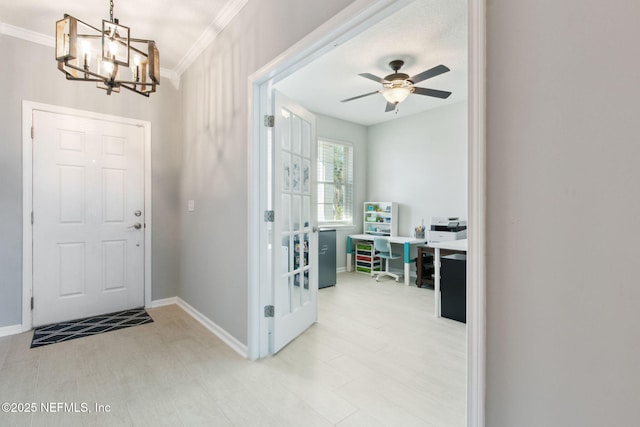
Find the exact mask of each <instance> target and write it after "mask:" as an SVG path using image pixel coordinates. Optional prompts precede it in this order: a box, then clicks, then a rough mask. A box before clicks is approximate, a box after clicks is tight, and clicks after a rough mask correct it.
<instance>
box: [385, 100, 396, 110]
mask: <svg viewBox="0 0 640 427" xmlns="http://www.w3.org/2000/svg"><path fill="white" fill-rule="evenodd" d="M395 109H396V104H394V103H393V102H387V108H385V109H384V112H385V113H388V112H389V111H393V110H395Z"/></svg>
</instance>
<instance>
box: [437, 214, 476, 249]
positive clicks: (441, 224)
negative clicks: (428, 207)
mask: <svg viewBox="0 0 640 427" xmlns="http://www.w3.org/2000/svg"><path fill="white" fill-rule="evenodd" d="M466 238H467V221H461V220H460V218H459V217H457V216H453V217H452V216H449V217H440V216H432V217H431V228H430V230H429V233H428V241H429V243H436V242H446V241H448V240H460V239H466Z"/></svg>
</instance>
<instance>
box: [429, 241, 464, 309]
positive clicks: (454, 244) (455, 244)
mask: <svg viewBox="0 0 640 427" xmlns="http://www.w3.org/2000/svg"><path fill="white" fill-rule="evenodd" d="M427 246H429V247H432V248H434V254H433V276H434V277H433V291H434V292H433V294H434V295H433V296H434V298H433V299H434V300H435V309H434V313H435V315H436V317H440V249H449V250H452V251H461V252H466V251H467V239H461V240H451V241H448V242H439V243H429V244H428V245H427Z"/></svg>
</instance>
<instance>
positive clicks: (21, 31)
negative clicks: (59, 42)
mask: <svg viewBox="0 0 640 427" xmlns="http://www.w3.org/2000/svg"><path fill="white" fill-rule="evenodd" d="M0 34H4V35H7V36H11V37H15V38H17V39H22V40H26V41H29V42H32V43H37V44H41V45H44V46H48V47H55V46H56V39H55V37H53V36H47V35H45V34H42V33H36V32H35V31H31V30H27V29H25V28H22V27H16V26H15V25H11V24H7V23H6V22H0Z"/></svg>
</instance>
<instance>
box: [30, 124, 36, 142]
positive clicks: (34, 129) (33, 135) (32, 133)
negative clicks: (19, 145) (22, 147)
mask: <svg viewBox="0 0 640 427" xmlns="http://www.w3.org/2000/svg"><path fill="white" fill-rule="evenodd" d="M35 134H36V128H34V127H33V126H31V139H33V138H35Z"/></svg>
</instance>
